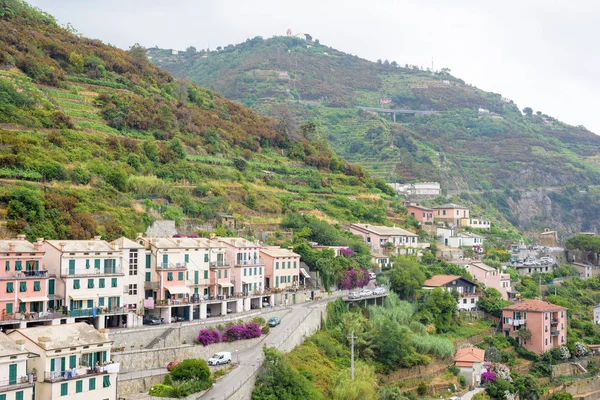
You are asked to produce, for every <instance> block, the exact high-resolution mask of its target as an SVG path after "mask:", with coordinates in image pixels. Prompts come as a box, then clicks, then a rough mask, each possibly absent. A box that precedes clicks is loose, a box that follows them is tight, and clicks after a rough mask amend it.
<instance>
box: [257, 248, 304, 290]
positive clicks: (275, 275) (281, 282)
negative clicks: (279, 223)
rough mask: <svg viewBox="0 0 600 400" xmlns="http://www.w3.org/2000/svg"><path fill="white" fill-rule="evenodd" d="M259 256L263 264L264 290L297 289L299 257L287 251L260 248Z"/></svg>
mask: <svg viewBox="0 0 600 400" xmlns="http://www.w3.org/2000/svg"><path fill="white" fill-rule="evenodd" d="M260 254H261V256H262V259H263V260H264V262H265V288H266V289H270V288H271V287H273V288H275V289H285V288H288V287H298V285H299V274H300V255H299V254H296V253H294V252H293V251H291V250H288V249H282V248H281V247H278V246H277V247H275V246H269V247H262V248H261V249H260Z"/></svg>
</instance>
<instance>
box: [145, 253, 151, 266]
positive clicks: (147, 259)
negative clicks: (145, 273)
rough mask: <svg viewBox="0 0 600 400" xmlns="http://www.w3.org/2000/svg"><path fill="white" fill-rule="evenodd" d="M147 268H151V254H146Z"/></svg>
mask: <svg viewBox="0 0 600 400" xmlns="http://www.w3.org/2000/svg"><path fill="white" fill-rule="evenodd" d="M146 268H150V254H146Z"/></svg>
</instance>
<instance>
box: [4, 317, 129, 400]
mask: <svg viewBox="0 0 600 400" xmlns="http://www.w3.org/2000/svg"><path fill="white" fill-rule="evenodd" d="M8 336H9V338H10V339H13V340H15V341H17V340H23V341H24V342H25V349H27V350H29V351H31V352H34V353H38V354H39V355H40V356H39V357H36V358H30V359H28V360H27V369H28V370H33V369H34V368H35V370H36V375H37V382H36V383H35V393H36V398H38V399H41V400H46V399H64V400H84V399H85V400H105V399H109V400H116V399H117V375H118V373H119V364H117V363H111V361H110V347H111V344H112V342H113V341H112V340H110V339H109V338H108V330H100V331H98V330H96V329H95V328H94V327H92V326H90V325H88V324H86V323H83V322H79V323H74V324H64V325H53V326H37V327H33V328H25V329H16V330H14V331H11V332H10V333H9V334H8ZM27 399H31V397H28V398H27ZM7 400H8V399H7Z"/></svg>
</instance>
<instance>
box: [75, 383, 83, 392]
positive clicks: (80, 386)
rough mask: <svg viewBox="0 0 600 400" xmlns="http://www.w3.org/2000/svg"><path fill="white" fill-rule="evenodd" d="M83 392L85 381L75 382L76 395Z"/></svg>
mask: <svg viewBox="0 0 600 400" xmlns="http://www.w3.org/2000/svg"><path fill="white" fill-rule="evenodd" d="M81 392H83V380H78V381H75V393H81Z"/></svg>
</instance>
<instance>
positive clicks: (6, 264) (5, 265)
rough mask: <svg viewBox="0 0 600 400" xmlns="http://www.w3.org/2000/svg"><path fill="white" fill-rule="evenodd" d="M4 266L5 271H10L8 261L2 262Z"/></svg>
mask: <svg viewBox="0 0 600 400" xmlns="http://www.w3.org/2000/svg"><path fill="white" fill-rule="evenodd" d="M4 268H5V269H6V270H7V271H10V261H6V262H5V263H4Z"/></svg>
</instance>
